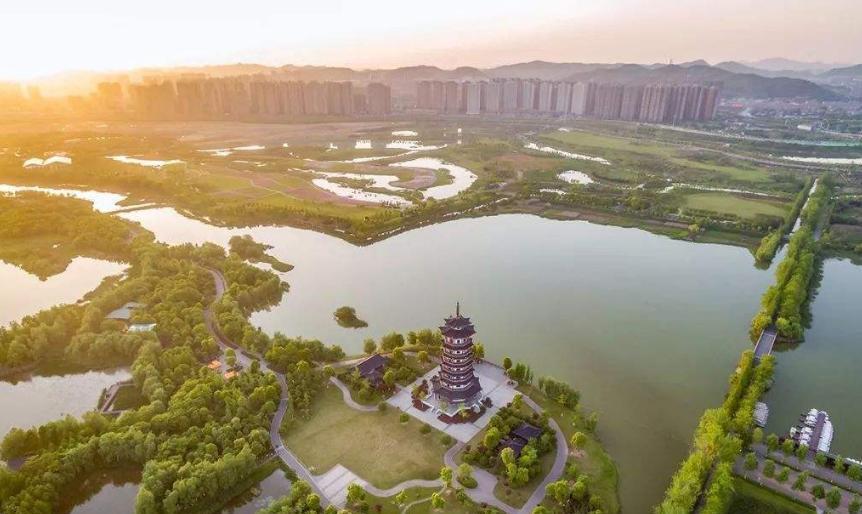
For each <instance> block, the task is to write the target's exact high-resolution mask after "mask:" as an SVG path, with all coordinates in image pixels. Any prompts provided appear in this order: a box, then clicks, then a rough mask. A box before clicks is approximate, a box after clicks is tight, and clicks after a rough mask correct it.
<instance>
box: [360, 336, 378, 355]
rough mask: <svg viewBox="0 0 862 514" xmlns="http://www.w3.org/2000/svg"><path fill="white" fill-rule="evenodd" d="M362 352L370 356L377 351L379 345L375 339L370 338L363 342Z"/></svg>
mask: <svg viewBox="0 0 862 514" xmlns="http://www.w3.org/2000/svg"><path fill="white" fill-rule="evenodd" d="M362 351H363V352H365V353H366V354H368V355H371V354H372V353H374V352H376V351H377V343H375V342H374V339H371V338H368V339H366V340H365V341H363V342H362Z"/></svg>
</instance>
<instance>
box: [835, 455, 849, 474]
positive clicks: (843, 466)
mask: <svg viewBox="0 0 862 514" xmlns="http://www.w3.org/2000/svg"><path fill="white" fill-rule="evenodd" d="M832 469H834V470H835V472H836V473H841V474H842V475H843V474H845V473H847V463H845V462H844V457H842V456H840V455H836V456H835V464H834V465H833V466H832Z"/></svg>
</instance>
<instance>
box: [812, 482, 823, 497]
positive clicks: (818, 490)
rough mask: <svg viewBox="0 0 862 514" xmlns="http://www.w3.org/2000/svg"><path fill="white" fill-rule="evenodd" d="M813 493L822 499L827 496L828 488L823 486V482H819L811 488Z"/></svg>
mask: <svg viewBox="0 0 862 514" xmlns="http://www.w3.org/2000/svg"><path fill="white" fill-rule="evenodd" d="M811 495H812V496H814V497H815V498H817V499H818V500H822V499H823V498H825V497H826V489H824V488H823V484H817V485H815V486H814V487H812V488H811Z"/></svg>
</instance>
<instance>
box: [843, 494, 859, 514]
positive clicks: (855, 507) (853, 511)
mask: <svg viewBox="0 0 862 514" xmlns="http://www.w3.org/2000/svg"><path fill="white" fill-rule="evenodd" d="M847 510H848V511H849V512H850V514H859V511H860V510H862V500H860V499H859V496H858V495H856V496H854V497H853V500H851V501H850V505H848V506H847Z"/></svg>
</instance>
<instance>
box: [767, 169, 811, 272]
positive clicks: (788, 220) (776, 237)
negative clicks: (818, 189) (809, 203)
mask: <svg viewBox="0 0 862 514" xmlns="http://www.w3.org/2000/svg"><path fill="white" fill-rule="evenodd" d="M813 183H814V179H812V178H811V177H808V178H807V179H806V181H805V186H804V187H803V188H802V190H801V191H799V193H797V194H796V198H795V199H794V201H793V206H792V207H791V208H790V211H789V212H788V213H787V216H785V217H784V223H782V224H781V226H780V227H778V228H776V229H775V230H773V231H771V232H770V233H768V234H766V235H765V236H764V237H763V239H761V240H760V246H758V247H757V251H756V252H755V253H754V258H755V260H757V263H758V264H760V265H761V266H768V265H769V263H770V262H772V259H773V257H775V252H777V251H778V246H779V245H780V244H781V241H782V240H783V239H784V236H786V235H787V234H789V233H790V231H791V230H793V226H794V225H796V219H797V218H798V217H799V215H800V213H801V212H802V207H803V206H804V205H805V200H807V199H808V194H809V193H810V191H811V186H812V184H813Z"/></svg>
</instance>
